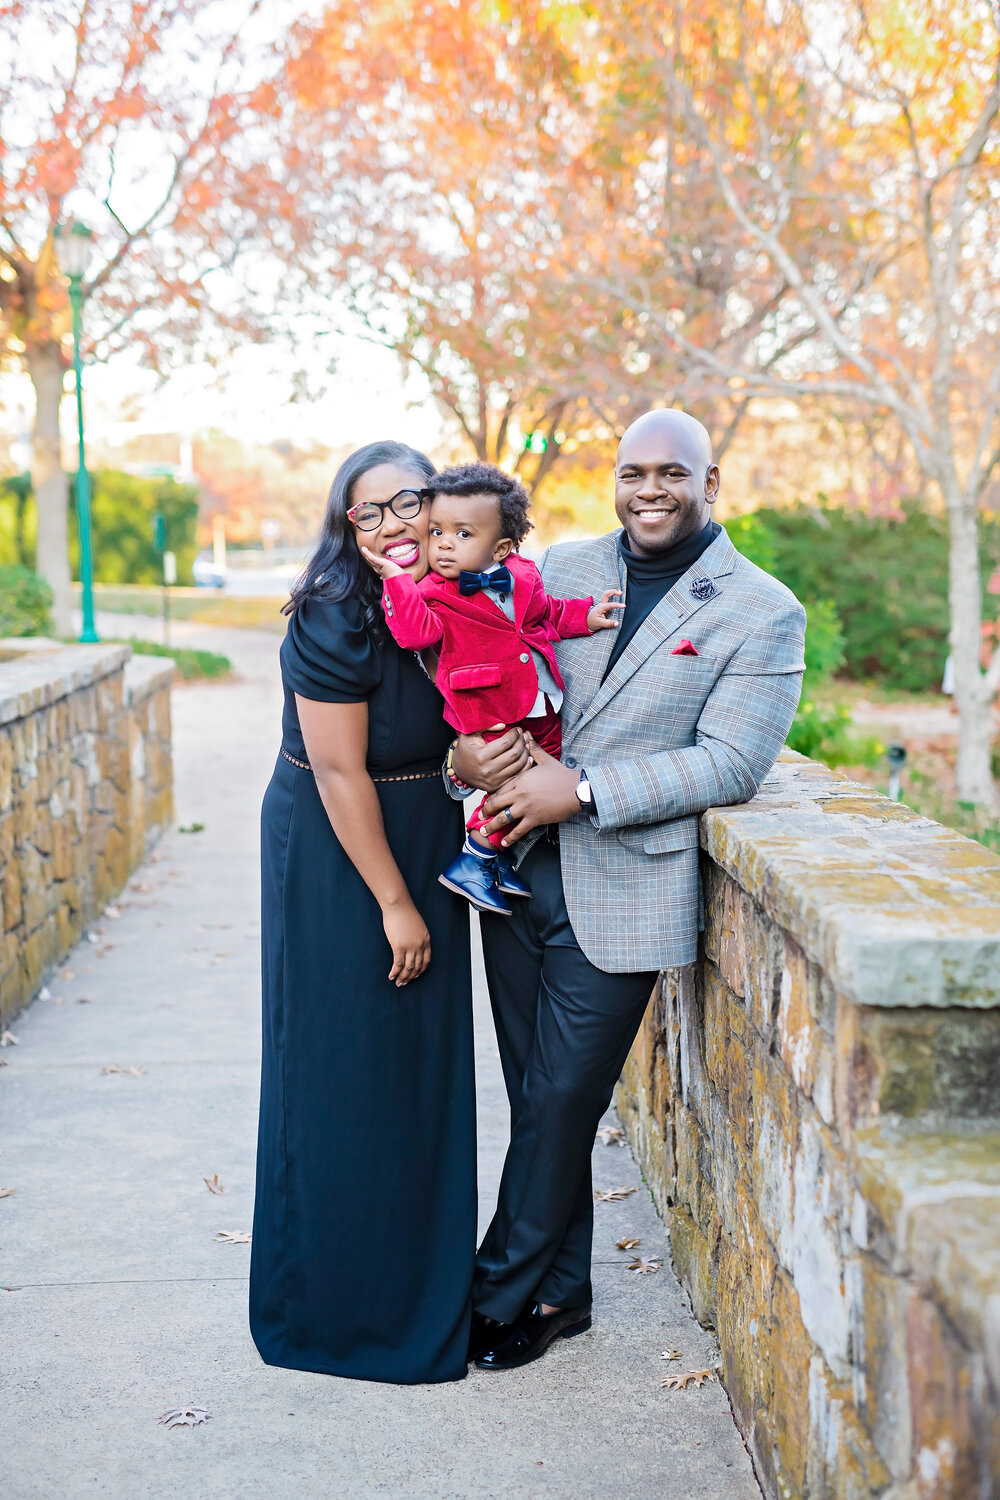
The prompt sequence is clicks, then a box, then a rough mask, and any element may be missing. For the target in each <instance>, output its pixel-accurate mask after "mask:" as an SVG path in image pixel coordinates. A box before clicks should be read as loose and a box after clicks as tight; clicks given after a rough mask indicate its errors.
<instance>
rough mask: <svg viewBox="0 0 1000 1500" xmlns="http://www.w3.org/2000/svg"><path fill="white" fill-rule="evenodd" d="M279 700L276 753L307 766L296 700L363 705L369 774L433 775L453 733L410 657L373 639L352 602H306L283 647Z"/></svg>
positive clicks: (438, 700)
mask: <svg viewBox="0 0 1000 1500" xmlns="http://www.w3.org/2000/svg"><path fill="white" fill-rule="evenodd" d="M281 678H282V684H283V686H284V692H285V704H284V711H283V714H282V721H281V728H282V745H283V746H284V748H285V750H287V752H288V753H289V755H293V756H294V757H295V758H296V759H297V760H305V759H306V758H307V756H306V748H305V744H304V741H303V739H302V731H301V729H300V727H299V717H298V712H297V710H296V706H295V694H296V693H298V694H299V696H300V697H302V698H309V699H311V700H313V701H314V702H317V703H365V702H366V703H367V704H368V757H367V764H368V769H369V770H370V771H386V772H388V771H398V770H400V769H406V770H431V769H434V768H435V767H436V766H438V765H440V763H441V761H442V759H443V757H444V755H445V752H446V750H447V748H448V744H449V741H450V739H451V736H452V731H451V729H449V727H448V725H447V724H446V722H445V720H444V716H443V713H442V700H441V697H440V695H439V694H438V692H437V691H436V689H435V688H434V686H433V684H432V683H431V682H430V680H429V678H428V677H427V674H426V672H425V671H424V669H423V667H422V666H421V664H420V661H419V659H418V658H417V656H416V655H415V653H413V652H410V651H403V650H401V649H400V648H399V647H398V646H397V645H396V643H395V641H393V640H392V639H391V638H389V637H382V636H379V635H375V634H373V633H372V632H371V631H370V630H369V629H368V628H367V627H366V626H365V623H364V616H363V613H362V608H361V605H360V604H359V603H358V601H357V600H355V599H341V600H336V601H332V600H328V599H316V598H312V599H307V600H306V601H305V602H304V603H303V604H300V605H299V607H298V609H296V610H294V611H293V613H292V614H291V615H290V617H289V621H288V630H287V633H286V635H285V639H284V640H283V641H282V643H281Z"/></svg>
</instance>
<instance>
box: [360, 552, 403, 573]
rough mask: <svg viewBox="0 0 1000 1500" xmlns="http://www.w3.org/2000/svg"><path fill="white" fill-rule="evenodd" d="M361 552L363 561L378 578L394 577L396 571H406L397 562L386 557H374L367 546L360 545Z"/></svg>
mask: <svg viewBox="0 0 1000 1500" xmlns="http://www.w3.org/2000/svg"><path fill="white" fill-rule="evenodd" d="M361 552H362V556H363V557H364V560H365V562H366V563H367V564H368V566H369V567H370V568H371V569H373V571H374V572H376V573H377V574H378V576H379V577H380V578H395V576H396V574H397V573H404V572H405V571H406V570H405V568H401V567H400V566H399V563H394V562H392V561H390V559H389V558H388V557H376V556H375V553H374V552H372V551H371V550H370V549H369V548H368V547H362V548H361Z"/></svg>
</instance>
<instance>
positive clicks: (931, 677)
mask: <svg viewBox="0 0 1000 1500" xmlns="http://www.w3.org/2000/svg"><path fill="white" fill-rule="evenodd" d="M902 510H903V514H902V517H901V518H896V519H893V518H890V517H885V516H870V515H868V514H867V513H866V512H864V511H860V510H847V509H844V508H841V507H838V506H834V505H829V504H827V503H821V504H819V505H816V506H807V505H804V504H799V505H792V506H788V507H786V508H782V509H767V510H758V511H755V512H753V514H752V515H751V516H748V517H742V518H741V521H742V522H751V521H752V522H754V523H755V524H756V526H757V527H758V528H760V527H763V528H764V530H765V531H766V532H767V533H768V535H769V537H770V541H771V546H772V551H773V566H768V565H767V564H766V563H761V566H764V567H767V569H768V572H773V573H774V575H775V577H776V578H780V579H781V580H782V582H783V583H786V584H787V585H788V587H789V588H790V589H791V590H792V592H793V593H794V594H796V595H797V596H798V598H800V599H802V600H809V599H829V600H831V601H832V603H833V604H834V605H835V607H836V610H837V613H838V615H839V616H840V621H841V626H842V629H843V632H844V660H843V666H842V671H843V673H844V674H845V675H846V676H848V677H851V678H853V679H854V680H855V681H859V682H866V681H871V680H877V681H878V682H879V683H880V684H881V685H882V686H883V687H887V688H902V689H904V690H906V691H910V692H926V691H928V690H932V691H936V690H938V689H940V686H941V678H942V674H943V671H944V663H945V659H946V657H947V655H948V521H947V517H946V516H944V515H940V514H937V513H935V512H933V511H929V510H927V509H926V508H925V507H923V506H922V505H921V504H920V503H919V502H918V501H916V500H910V501H906V502H905V503H904V505H903V507H902ZM727 529H729V530H731V528H727ZM981 537H982V549H983V568H982V574H983V588H984V596H983V598H984V608H985V610H986V618H988V619H992V618H993V617H995V615H996V613H997V601H996V598H995V596H992V595H988V594H986V593H985V588H986V584H987V583H988V581H989V578H990V576H991V574H992V573H993V572H994V570H995V569H996V567H997V566H998V564H1000V525H998V524H997V520H996V518H995V517H986V518H984V520H983V522H982V525H981ZM734 541H736V545H737V546H739V545H740V543H739V541H737V540H736V538H735V537H734ZM758 545H759V544H758ZM749 555H751V556H753V554H752V553H750V554H749ZM754 560H755V561H757V560H758V559H757V558H754Z"/></svg>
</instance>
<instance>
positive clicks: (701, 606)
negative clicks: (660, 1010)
mask: <svg viewBox="0 0 1000 1500" xmlns="http://www.w3.org/2000/svg"><path fill="white" fill-rule="evenodd" d="M718 493H719V470H718V468H717V467H716V465H715V463H714V462H713V459H712V448H711V442H710V439H709V436H708V433H707V432H706V430H705V428H704V427H703V426H702V425H701V423H700V422H697V421H695V420H694V418H692V417H690V416H688V415H686V414H685V413H684V412H680V411H669V410H663V411H651V412H647V413H646V414H645V416H642V417H640V418H639V419H638V421H636V422H634V423H633V424H632V426H631V427H629V429H628V430H627V432H626V433H625V435H624V437H623V438H622V440H621V443H620V445H619V448H618V456H617V463H616V467H615V510H616V512H617V515H618V519H619V521H620V522H621V529H620V530H616V531H613V532H610V533H609V534H608V535H607V536H603V537H600V538H599V539H598V540H596V541H586V542H568V543H564V544H562V545H560V546H557V547H554V548H551V549H550V550H549V552H548V553H547V554H546V556H545V558H544V559H543V562H542V575H543V577H544V580H545V586H546V589H547V590H548V591H549V592H550V593H552V594H555V595H557V596H560V595H561V596H567V597H578V596H580V595H583V594H593V595H594V596H595V597H596V596H597V595H599V594H601V593H602V592H603V591H604V590H605V589H608V588H611V589H622V590H623V591H624V601H625V609H624V612H623V613H622V616H621V622H620V625H619V627H618V629H617V631H610V630H609V631H607V632H604V633H602V634H601V635H600V636H597V637H595V638H591V639H582V640H567V641H563V642H560V643H559V644H558V646H557V648H556V649H557V655H558V661H559V667H560V670H561V672H562V675H563V677H564V679H565V684H566V686H565V695H564V699H563V706H562V726H563V758H562V761H561V762H559V761H557V760H554V759H553V758H552V757H551V756H547V755H545V754H544V752H541V751H538V750H537V749H536V748H534V747H533V748H532V756H533V759H535V760H536V762H537V763H536V764H534V765H532V766H529V767H527V768H526V769H523V770H521V771H519V772H518V774H517V775H516V777H515V778H514V779H513V781H510V782H508V784H507V785H506V786H504V787H503V788H502V789H501V791H500V792H499V793H494V795H493V796H492V797H491V798H490V800H489V802H488V803H487V806H486V810H487V811H488V812H490V813H491V814H494V817H493V821H492V823H491V824H490V825H488V828H489V831H492V830H493V829H502V830H504V832H505V839H504V842H505V844H506V845H507V846H508V847H514V846H517V854H518V855H519V856H520V863H519V867H518V873H519V875H520V876H521V878H522V880H523V881H524V882H525V883H526V884H527V886H528V887H529V889H530V891H531V900H530V901H518V902H516V903H514V905H515V910H514V913H513V915H512V916H510V917H500V916H486V917H483V918H482V919H481V925H482V934H483V948H484V952H485V956H486V969H487V975H488V979H489V986H490V997H491V1001H492V1005H493V1013H494V1018H495V1021H496V1028H497V1037H498V1040H499V1046H500V1057H501V1061H502V1064H503V1070H504V1078H505V1081H506V1084H507V1092H508V1095H509V1097H510V1106H511V1141H510V1146H509V1149H508V1152H507V1158H506V1162H505V1164H504V1169H503V1176H502V1179H501V1184H500V1196H499V1202H498V1206H497V1211H496V1214H495V1216H494V1219H493V1222H492V1223H491V1225H490V1227H489V1229H488V1231H487V1233H486V1236H485V1238H484V1240H483V1243H482V1245H481V1247H480V1250H479V1253H478V1256H477V1262H476V1280H475V1288H474V1293H473V1305H474V1309H475V1310H474V1313H473V1328H472V1340H471V1345H470V1355H471V1356H472V1357H473V1358H475V1360H476V1364H477V1365H478V1366H479V1367H480V1368H482V1369H493V1370H506V1369H513V1368H515V1367H516V1366H518V1365H522V1364H526V1363H528V1361H529V1360H532V1359H536V1358H538V1356H539V1355H540V1354H542V1353H544V1351H545V1349H546V1348H547V1347H548V1345H549V1344H550V1343H551V1342H552V1340H553V1339H554V1338H558V1337H564V1338H569V1337H572V1336H573V1335H574V1334H576V1333H582V1332H583V1331H584V1330H585V1329H587V1328H589V1327H590V1322H591V1284H590V1257H591V1240H592V1235H593V1193H592V1189H591V1178H590V1153H591V1149H592V1146H593V1140H594V1133H595V1130H596V1127H597V1124H598V1121H599V1120H600V1117H601V1115H602V1114H603V1113H604V1111H605V1109H606V1108H607V1106H608V1104H609V1102H610V1100H611V1095H612V1091H613V1089H614V1086H615V1083H616V1082H617V1079H618V1076H619V1074H620V1072H621V1068H622V1065H623V1063H624V1061H625V1058H626V1056H627V1055H628V1051H629V1048H630V1047H631V1045H632V1042H633V1040H634V1038H635V1034H636V1032H637V1030H638V1028H639V1024H640V1022H641V1020H642V1016H643V1013H644V1011H645V1009H646V1004H647V1002H648V1000H649V996H650V994H651V992H652V990H653V987H654V984H655V982H656V979H657V975H658V973H659V971H660V970H661V969H663V968H672V967H675V966H678V965H681V964H688V963H691V962H692V961H693V960H694V958H695V957H696V954H697V945H698V930H699V917H700V899H701V898H700V887H699V876H698V815H699V813H701V812H703V811H704V810H705V808H708V807H713V806H719V805H724V804H727V803H734V802H745V801H747V800H748V799H749V798H751V797H753V796H754V794H755V793H756V791H757V789H758V787H759V786H760V783H761V781H762V780H763V778H764V777H765V776H766V775H767V773H768V771H769V770H770V769H771V766H772V765H773V764H774V761H775V758H776V756H777V754H778V751H779V750H780V749H781V746H782V745H783V743H784V740H785V736H786V734H787V732H788V729H789V726H790V724H791V722H792V716H793V714H794V713H795V708H796V705H797V703H798V699H799V691H800V687H801V680H802V672H803V668H804V663H803V655H802V653H803V644H804V635H805V612H804V611H803V609H802V607H801V605H799V604H798V602H797V601H796V600H795V598H794V597H793V595H792V594H790V593H789V591H788V589H786V588H785V587H784V586H783V585H782V584H780V583H778V582H777V580H775V579H774V578H771V577H770V576H769V575H768V574H766V573H763V572H762V571H761V570H760V569H759V568H757V567H755V565H754V564H753V563H751V562H749V561H748V559H746V558H745V557H742V556H741V555H740V554H739V553H738V552H737V551H736V549H735V548H734V547H733V545H732V543H731V542H730V541H729V538H728V537H727V536H726V533H725V531H724V530H723V529H722V527H721V526H719V525H718V524H717V523H716V522H713V521H712V519H711V506H712V505H713V504H714V502H715V500H716V498H717V496H718ZM514 753H515V751H514V749H513V748H512V747H511V746H509V745H508V744H507V743H506V741H505V740H501V741H497V742H495V744H494V745H493V746H483V745H482V743H481V742H477V741H476V739H475V737H468V738H464V737H463V739H462V740H461V741H460V742H459V745H458V746H457V747H456V752H455V758H454V768H455V772H456V774H457V775H458V776H459V777H460V778H461V779H462V780H469V781H472V782H475V783H477V784H479V785H484V784H489V785H491V786H496V785H497V779H496V774H495V773H496V771H497V770H498V769H500V768H502V767H504V766H506V765H509V763H510V758H511V757H512V755H513V754H514Z"/></svg>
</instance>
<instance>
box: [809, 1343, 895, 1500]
mask: <svg viewBox="0 0 1000 1500" xmlns="http://www.w3.org/2000/svg"><path fill="white" fill-rule="evenodd" d="M807 1453H808V1457H807V1461H806V1485H807V1492H808V1494H809V1496H810V1497H812V1496H817V1497H819V1496H822V1497H824V1500H825V1497H829V1500H872V1497H873V1496H875V1495H880V1494H882V1493H883V1492H884V1490H885V1487H886V1485H887V1484H888V1483H889V1480H890V1474H889V1471H888V1469H887V1468H886V1466H885V1464H884V1463H883V1462H882V1460H881V1459H880V1457H879V1455H878V1453H877V1452H876V1451H875V1448H874V1446H873V1445H872V1441H871V1438H870V1437H869V1435H868V1433H867V1431H866V1430H865V1428H864V1426H863V1425H862V1424H861V1422H860V1421H859V1420H858V1415H857V1412H856V1411H855V1408H854V1403H853V1401H852V1399H851V1393H850V1390H849V1388H848V1387H847V1386H845V1385H842V1384H840V1383H838V1382H837V1381H836V1380H835V1379H834V1378H833V1376H832V1375H831V1373H830V1371H829V1369H828V1368H827V1366H826V1364H825V1363H824V1361H823V1359H822V1358H821V1357H820V1356H819V1355H816V1356H814V1358H813V1359H812V1360H811V1362H810V1365H809V1437H808V1446H807Z"/></svg>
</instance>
